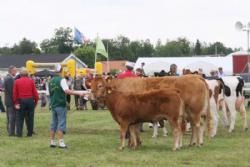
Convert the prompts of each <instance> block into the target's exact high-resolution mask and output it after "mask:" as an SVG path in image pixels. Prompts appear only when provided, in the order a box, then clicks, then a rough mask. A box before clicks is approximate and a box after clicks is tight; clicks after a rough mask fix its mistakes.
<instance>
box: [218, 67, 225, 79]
mask: <svg viewBox="0 0 250 167" xmlns="http://www.w3.org/2000/svg"><path fill="white" fill-rule="evenodd" d="M224 76H225V74H224V72H223V68H222V67H219V68H218V77H219V78H221V77H224Z"/></svg>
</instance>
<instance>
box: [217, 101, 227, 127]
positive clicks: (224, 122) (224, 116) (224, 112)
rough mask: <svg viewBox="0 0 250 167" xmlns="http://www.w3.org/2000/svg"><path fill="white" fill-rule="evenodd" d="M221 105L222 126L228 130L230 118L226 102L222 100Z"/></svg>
mask: <svg viewBox="0 0 250 167" xmlns="http://www.w3.org/2000/svg"><path fill="white" fill-rule="evenodd" d="M219 105H220V106H221V110H222V125H223V127H225V128H227V127H229V120H228V119H229V117H228V114H227V109H226V102H225V101H224V100H221V101H220V102H219ZM218 108H219V107H218ZM218 111H219V110H218Z"/></svg>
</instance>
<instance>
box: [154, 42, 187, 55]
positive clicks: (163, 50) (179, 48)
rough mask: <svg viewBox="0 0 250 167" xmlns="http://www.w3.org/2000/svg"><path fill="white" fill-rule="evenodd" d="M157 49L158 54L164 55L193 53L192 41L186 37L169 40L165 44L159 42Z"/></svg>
mask: <svg viewBox="0 0 250 167" xmlns="http://www.w3.org/2000/svg"><path fill="white" fill-rule="evenodd" d="M155 49H156V51H155V52H156V53H157V56H162V57H181V56H190V55H191V48H190V42H189V41H188V40H187V39H186V38H178V39H177V40H173V41H167V42H166V44H165V45H160V44H158V45H157V46H156V48H155Z"/></svg>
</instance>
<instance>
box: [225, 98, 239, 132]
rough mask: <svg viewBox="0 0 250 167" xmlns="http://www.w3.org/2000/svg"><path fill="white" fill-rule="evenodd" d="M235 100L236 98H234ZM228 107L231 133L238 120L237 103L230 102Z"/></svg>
mask: <svg viewBox="0 0 250 167" xmlns="http://www.w3.org/2000/svg"><path fill="white" fill-rule="evenodd" d="M234 102H235V100H234ZM227 105H228V108H229V111H230V126H229V130H228V132H229V133H231V132H232V131H233V130H234V126H235V121H236V114H237V113H236V109H235V103H228V104H227Z"/></svg>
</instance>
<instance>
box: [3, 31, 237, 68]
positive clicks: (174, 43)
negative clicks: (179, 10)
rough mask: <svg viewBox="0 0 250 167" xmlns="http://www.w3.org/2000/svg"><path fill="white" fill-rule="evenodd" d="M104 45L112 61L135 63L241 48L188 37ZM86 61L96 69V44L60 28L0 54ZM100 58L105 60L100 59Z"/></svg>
mask: <svg viewBox="0 0 250 167" xmlns="http://www.w3.org/2000/svg"><path fill="white" fill-rule="evenodd" d="M103 42H104V45H105V46H106V49H107V50H108V53H109V59H110V60H130V61H135V60H136V59H137V58H138V57H142V56H143V57H171V56H172V57H178V56H179V57H181V56H195V55H199V56H202V55H215V54H219V55H222V56H223V55H227V54H229V53H231V52H233V51H235V50H237V49H232V48H228V47H226V46H224V44H223V43H221V42H215V43H209V44H207V43H205V42H200V41H199V40H197V41H196V42H195V43H193V42H191V41H189V40H188V39H186V38H178V39H176V40H167V41H166V42H164V43H163V42H162V41H161V40H158V41H157V44H156V45H155V46H154V45H153V44H152V43H151V42H150V40H149V39H146V40H141V41H138V40H136V41H131V40H130V39H129V38H127V37H125V36H118V37H117V38H114V39H103ZM71 52H73V53H74V54H75V55H76V56H77V57H79V58H80V59H81V60H82V61H84V62H85V63H86V64H88V65H89V66H93V57H94V54H95V43H94V42H90V43H88V44H84V45H76V44H74V41H73V36H72V29H71V28H69V27H67V28H63V27H60V28H57V29H55V33H54V35H53V37H52V38H50V39H44V40H43V41H42V42H41V43H40V47H38V44H37V43H36V42H34V41H30V40H28V39H26V38H23V39H22V40H21V41H20V42H19V43H18V44H15V45H14V46H13V47H2V48H0V54H40V53H46V54H57V53H71ZM98 59H103V57H101V56H98Z"/></svg>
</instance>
